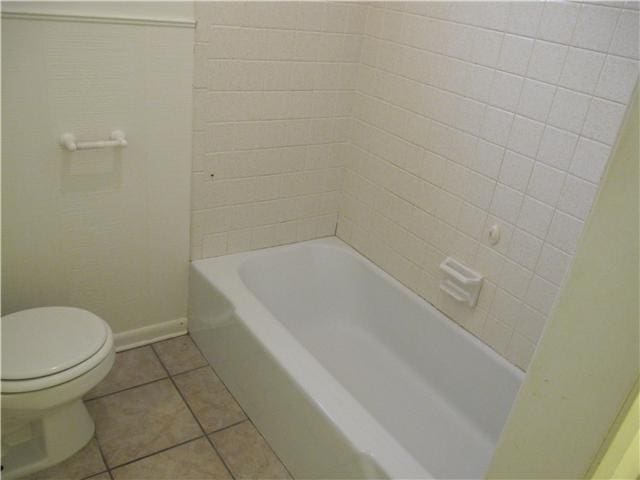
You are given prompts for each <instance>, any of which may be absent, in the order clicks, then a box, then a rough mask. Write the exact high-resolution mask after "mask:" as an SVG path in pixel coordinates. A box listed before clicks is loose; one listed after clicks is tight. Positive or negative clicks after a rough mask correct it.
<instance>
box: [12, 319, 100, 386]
mask: <svg viewBox="0 0 640 480" xmlns="http://www.w3.org/2000/svg"><path fill="white" fill-rule="evenodd" d="M1 323H2V383H1V391H2V393H3V394H4V393H22V392H31V391H36V390H42V389H45V388H50V387H53V386H56V385H60V384H62V383H65V382H68V381H70V380H73V379H74V378H77V377H79V376H81V375H82V374H84V373H86V372H88V371H89V370H91V369H92V368H94V367H95V366H97V365H98V364H100V362H101V361H103V360H104V359H105V358H106V357H107V356H108V354H109V352H110V351H111V350H112V348H113V337H112V334H111V329H110V328H109V326H108V325H107V324H106V323H105V322H104V320H102V319H101V318H99V317H97V316H96V315H94V314H92V313H90V312H87V311H86V310H81V309H78V308H71V307H44V308H34V309H30V310H24V311H21V312H16V313H13V314H10V315H7V316H5V317H2V319H1Z"/></svg>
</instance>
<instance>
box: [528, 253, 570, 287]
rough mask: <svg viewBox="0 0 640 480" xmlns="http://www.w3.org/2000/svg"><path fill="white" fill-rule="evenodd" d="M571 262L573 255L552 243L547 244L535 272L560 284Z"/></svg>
mask: <svg viewBox="0 0 640 480" xmlns="http://www.w3.org/2000/svg"><path fill="white" fill-rule="evenodd" d="M570 263H571V257H570V256H569V255H567V254H566V253H564V252H562V251H561V250H558V249H557V248H554V247H552V246H551V245H548V244H545V245H544V246H543V247H542V252H541V254H540V259H539V260H538V265H537V266H536V270H535V272H536V273H537V274H538V275H539V276H541V277H542V278H544V279H545V280H548V281H550V282H551V283H555V284H556V285H560V284H561V283H562V280H563V279H564V276H565V274H566V273H567V270H568V269H569V265H570Z"/></svg>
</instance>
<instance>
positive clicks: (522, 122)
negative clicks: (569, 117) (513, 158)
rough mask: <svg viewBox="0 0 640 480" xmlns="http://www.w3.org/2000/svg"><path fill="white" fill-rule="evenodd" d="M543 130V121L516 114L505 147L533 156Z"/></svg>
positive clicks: (536, 150)
mask: <svg viewBox="0 0 640 480" xmlns="http://www.w3.org/2000/svg"><path fill="white" fill-rule="evenodd" d="M543 131H544V124H543V123H540V122H536V121H534V120H530V119H528V118H525V117H521V116H520V115H516V117H515V120H514V121H513V127H512V129H511V133H510V135H509V142H508V144H507V147H508V148H510V149H511V150H514V151H516V152H518V153H521V154H523V155H528V156H529V157H535V156H536V153H537V152H538V146H539V145H540V140H541V139H542V133H543Z"/></svg>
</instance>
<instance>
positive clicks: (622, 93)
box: [595, 55, 638, 103]
mask: <svg viewBox="0 0 640 480" xmlns="http://www.w3.org/2000/svg"><path fill="white" fill-rule="evenodd" d="M637 80H638V62H637V61H636V60H632V59H630V58H623V57H616V56H613V55H609V56H607V59H606V61H605V62H604V68H603V69H602V74H601V75H600V80H598V86H597V87H596V91H595V94H596V95H598V96H600V97H604V98H607V99H609V100H614V101H616V102H623V103H626V102H628V101H629V98H630V97H631V92H633V88H634V86H635V84H636V81H637Z"/></svg>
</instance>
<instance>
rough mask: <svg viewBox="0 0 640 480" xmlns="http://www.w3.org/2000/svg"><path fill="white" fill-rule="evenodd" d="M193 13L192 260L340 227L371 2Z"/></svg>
mask: <svg viewBox="0 0 640 480" xmlns="http://www.w3.org/2000/svg"><path fill="white" fill-rule="evenodd" d="M195 9H196V18H197V21H198V27H197V30H196V45H195V54H194V55H195V59H196V61H195V73H194V76H195V82H194V83H195V85H194V106H195V108H194V160H193V175H192V207H191V208H192V219H191V258H201V257H212V256H217V255H224V254H226V253H233V252H238V251H242V250H251V249H256V248H262V247H267V246H273V245H279V244H283V243H290V242H295V241H299V240H306V239H310V238H315V237H321V236H327V235H333V234H334V233H335V230H336V222H337V215H338V207H339V197H340V189H341V177H342V157H343V156H344V151H345V145H346V142H347V141H348V131H349V126H350V115H351V105H352V96H353V93H352V92H353V88H354V81H355V79H356V74H357V65H358V61H359V58H360V44H361V41H362V36H361V32H362V28H363V26H364V20H365V16H366V6H365V5H359V4H348V3H342V4H338V3H331V4H329V3H322V2H241V1H237V2H196V4H195Z"/></svg>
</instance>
